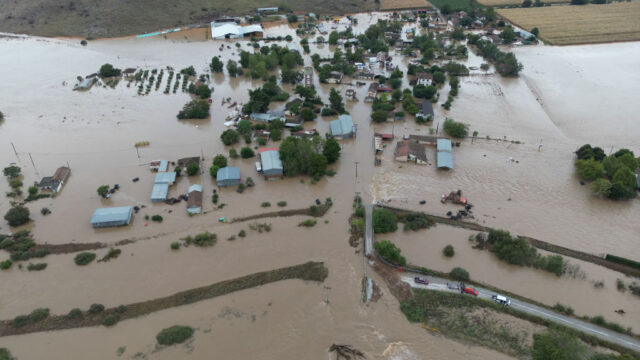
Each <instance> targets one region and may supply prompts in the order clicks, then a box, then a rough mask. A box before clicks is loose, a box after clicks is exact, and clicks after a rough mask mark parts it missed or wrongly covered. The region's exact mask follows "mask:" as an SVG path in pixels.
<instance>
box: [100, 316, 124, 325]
mask: <svg viewBox="0 0 640 360" xmlns="http://www.w3.org/2000/svg"><path fill="white" fill-rule="evenodd" d="M118 321H120V318H119V317H118V316H117V315H114V314H109V315H107V316H105V317H104V319H103V320H102V325H104V326H113V325H115V324H117V323H118Z"/></svg>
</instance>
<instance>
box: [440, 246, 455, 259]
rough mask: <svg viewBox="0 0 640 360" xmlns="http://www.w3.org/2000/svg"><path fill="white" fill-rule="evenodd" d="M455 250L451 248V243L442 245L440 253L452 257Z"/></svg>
mask: <svg viewBox="0 0 640 360" xmlns="http://www.w3.org/2000/svg"><path fill="white" fill-rule="evenodd" d="M455 253H456V251H455V249H454V248H453V245H447V246H445V247H444V249H442V254H443V255H444V256H446V257H453V255H455Z"/></svg>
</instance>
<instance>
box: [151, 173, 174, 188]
mask: <svg viewBox="0 0 640 360" xmlns="http://www.w3.org/2000/svg"><path fill="white" fill-rule="evenodd" d="M174 182H176V173H175V172H173V171H172V172H159V173H157V174H156V178H155V180H153V183H154V184H169V185H172V184H173V183H174Z"/></svg>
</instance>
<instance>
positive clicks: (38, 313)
mask: <svg viewBox="0 0 640 360" xmlns="http://www.w3.org/2000/svg"><path fill="white" fill-rule="evenodd" d="M48 317H49V309H48V308H38V309H35V310H33V311H32V312H31V313H30V314H29V321H31V322H34V323H35V322H38V321H42V320H44V319H46V318H48Z"/></svg>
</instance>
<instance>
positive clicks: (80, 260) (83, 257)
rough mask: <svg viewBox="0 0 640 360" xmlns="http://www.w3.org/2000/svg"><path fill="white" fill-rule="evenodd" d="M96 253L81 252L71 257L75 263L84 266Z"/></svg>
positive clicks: (93, 258)
mask: <svg viewBox="0 0 640 360" xmlns="http://www.w3.org/2000/svg"><path fill="white" fill-rule="evenodd" d="M95 258H96V254H95V253H92V252H81V253H79V254H78V255H76V257H75V258H74V259H73V261H74V262H75V263H76V265H79V266H84V265H87V264H89V263H90V262H92V261H93V260H95Z"/></svg>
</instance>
